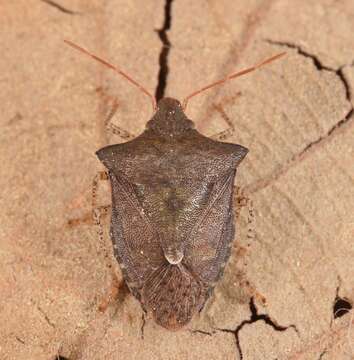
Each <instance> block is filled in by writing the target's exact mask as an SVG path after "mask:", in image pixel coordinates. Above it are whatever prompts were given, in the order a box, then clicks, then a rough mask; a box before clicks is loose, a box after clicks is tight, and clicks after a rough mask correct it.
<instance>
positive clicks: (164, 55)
mask: <svg viewBox="0 0 354 360" xmlns="http://www.w3.org/2000/svg"><path fill="white" fill-rule="evenodd" d="M172 2H173V0H166V3H165V19H164V23H163V26H162V28H161V29H158V30H156V32H157V34H158V35H159V38H160V40H161V42H162V48H161V52H160V57H159V65H160V70H159V75H158V84H157V88H156V92H155V97H156V100H157V101H159V100H160V99H162V98H163V97H164V94H165V90H166V86H167V77H168V72H169V68H168V55H169V52H170V48H171V43H170V40H169V38H168V35H167V33H168V30H170V28H171V21H172V15H171V10H172Z"/></svg>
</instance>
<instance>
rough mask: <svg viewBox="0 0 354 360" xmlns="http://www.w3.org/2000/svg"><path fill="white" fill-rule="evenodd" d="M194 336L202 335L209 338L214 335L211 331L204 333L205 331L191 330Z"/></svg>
mask: <svg viewBox="0 0 354 360" xmlns="http://www.w3.org/2000/svg"><path fill="white" fill-rule="evenodd" d="M191 333H192V334H202V335H207V336H213V333H211V332H209V331H204V330H191Z"/></svg>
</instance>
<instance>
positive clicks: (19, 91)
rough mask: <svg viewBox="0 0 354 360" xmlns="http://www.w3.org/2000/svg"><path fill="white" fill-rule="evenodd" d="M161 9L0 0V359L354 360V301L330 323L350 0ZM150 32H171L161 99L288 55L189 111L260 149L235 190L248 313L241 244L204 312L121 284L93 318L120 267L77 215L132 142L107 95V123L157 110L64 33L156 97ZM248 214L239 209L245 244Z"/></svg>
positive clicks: (349, 61)
mask: <svg viewBox="0 0 354 360" xmlns="http://www.w3.org/2000/svg"><path fill="white" fill-rule="evenodd" d="M165 5H166V4H165V2H164V1H159V0H156V1H144V2H143V1H137V0H135V1H132V0H116V1H113V0H107V1H99V0H90V1H86V0H85V1H84V0H71V1H69V0H57V1H56V2H51V1H40V0H15V1H3V2H2V3H1V5H0V34H1V36H0V49H1V56H0V69H1V71H0V85H1V86H0V100H1V101H0V104H1V110H2V111H1V117H0V119H1V133H0V138H1V141H0V146H1V149H0V156H1V167H0V169H1V170H0V171H1V173H0V182H1V197H0V200H1V210H2V211H1V220H0V224H1V225H0V359H1V360H4V359H6V360H7V359H11V360H12V359H14V360H24V359H26V360H28V359H31V360H32V359H33V360H42V359H43V360H52V359H54V358H55V357H56V356H57V355H58V354H60V355H61V356H62V358H61V359H70V360H79V359H85V360H88V359H89V360H91V359H223V360H225V359H240V353H241V352H242V355H243V359H247V360H253V359H256V360H258V359H266V360H268V359H271V360H274V359H278V360H280V359H311V360H317V359H318V360H319V359H322V360H327V359H328V360H329V359H338V360H342V359H343V360H346V359H353V357H354V330H352V331H350V327H351V326H352V325H353V312H352V311H351V312H348V313H347V314H346V315H344V316H341V317H336V318H335V319H334V311H333V307H334V304H335V302H336V300H338V299H339V298H341V299H343V300H345V301H344V304H347V305H348V304H349V303H350V302H352V301H353V299H354V286H353V285H354V282H353V279H354V265H353V263H354V262H353V258H354V246H353V235H354V217H353V205H354V196H353V182H354V181H353V177H354V166H353V159H354V146H353V140H354V139H353V132H354V119H353V105H354V103H353V99H354V88H353V87H354V8H353V2H352V0H347V1H345V0H342V1H334V0H318V1H307V0H297V1H296V2H295V1H292V2H290V1H282V0H274V1H272V0H263V1H260V0H251V1H231V0H217V1H216V0H215V1H214V0H209V1H201V0H198V1H187V0H175V1H173V3H172V7H171V14H170V15H171V24H170V25H171V26H170V29H168V28H166V27H165V28H164V24H165V20H166V14H165ZM157 29H163V31H164V33H165V35H166V36H167V37H168V39H169V41H170V43H171V48H170V52H169V54H168V58H167V60H168V66H169V72H168V76H167V89H166V95H170V96H173V97H176V98H179V99H181V98H183V97H184V96H185V95H187V94H188V93H190V92H191V91H193V90H195V89H196V88H199V87H201V86H203V85H205V84H206V83H208V82H210V81H213V80H216V79H218V78H220V77H222V76H224V75H225V74H227V73H228V72H231V71H234V70H237V69H240V68H242V67H245V66H249V65H253V64H254V63H256V62H258V61H260V60H262V59H263V58H265V57H267V56H270V55H273V54H275V53H278V52H281V51H287V56H286V58H285V59H282V60H279V61H278V62H275V63H273V64H271V65H269V66H268V67H267V68H265V69H264V70H262V71H258V72H256V73H253V74H251V75H249V76H248V77H245V78H243V79H242V80H241V79H239V80H236V81H234V82H230V83H229V84H228V85H226V86H224V87H222V88H217V89H214V90H211V91H209V92H207V93H205V94H204V95H202V96H200V97H198V98H195V99H194V100H192V101H191V103H190V104H189V107H188V112H187V114H188V115H189V116H190V118H191V119H193V120H194V121H195V122H196V124H197V127H198V129H200V131H201V132H203V133H204V134H208V135H210V134H212V133H214V132H216V131H218V130H222V129H224V128H226V121H225V118H226V117H227V118H229V119H230V120H231V121H232V123H233V124H234V127H235V129H236V131H235V133H234V135H233V137H232V139H231V140H230V141H233V142H237V143H240V144H242V145H244V146H247V147H248V148H249V149H250V153H249V155H248V156H247V158H246V160H245V161H244V162H243V163H242V165H241V166H240V169H239V173H238V184H239V185H240V186H241V187H243V188H244V189H245V190H246V191H247V193H248V194H249V196H250V197H251V198H252V199H253V202H254V206H255V214H256V228H255V230H256V237H255V239H254V241H253V242H252V244H251V247H250V249H249V251H248V253H247V254H246V255H245V256H246V259H247V261H242V263H244V262H246V263H247V265H245V266H244V268H243V271H244V272H245V273H246V274H247V277H248V279H249V280H250V281H251V283H252V284H254V286H255V288H256V289H257V291H259V292H260V293H262V294H263V295H264V296H265V297H266V299H267V306H266V307H263V306H262V305H261V304H260V303H258V302H256V303H255V308H254V309H251V308H250V304H249V298H247V296H246V295H245V294H243V293H242V290H241V289H240V287H239V284H238V282H237V280H238V278H237V274H238V271H239V269H238V267H239V262H238V261H237V259H238V256H237V247H236V246H235V249H234V251H233V254H232V257H231V260H230V263H229V264H228V266H227V268H226V272H225V276H224V278H223V280H222V282H221V283H220V284H219V285H218V286H217V288H216V291H215V293H214V296H213V297H212V299H211V300H210V301H209V302H208V304H207V306H206V308H205V309H204V310H203V312H202V313H201V315H200V316H197V317H196V318H195V319H194V321H193V322H192V323H191V324H190V325H189V326H188V327H187V328H186V329H185V330H182V331H179V332H176V333H171V332H168V331H166V330H164V329H162V328H160V327H158V326H157V325H155V324H154V323H153V322H152V320H151V319H149V318H147V319H146V320H143V318H142V310H141V308H140V305H139V303H138V302H137V301H136V300H135V299H134V298H133V297H132V296H131V295H129V294H128V295H127V296H126V297H125V298H124V299H122V300H121V301H119V302H117V303H115V304H113V305H111V306H110V307H109V309H108V310H107V311H106V312H105V313H104V314H101V313H99V312H98V311H97V306H98V304H99V303H100V301H101V299H102V297H103V296H104V294H105V292H106V291H107V289H108V288H109V287H110V284H111V276H110V273H109V272H108V271H107V269H106V266H105V264H104V261H103V259H102V256H101V254H100V252H99V248H98V243H97V235H96V230H95V228H94V226H92V225H91V224H87V225H80V226H75V227H70V226H68V225H67V223H68V220H69V219H73V218H77V217H83V216H85V214H88V212H89V211H90V194H91V193H90V191H91V190H90V188H91V181H92V178H93V176H94V174H95V173H96V172H97V171H98V170H102V167H101V165H100V163H99V161H98V160H97V159H96V157H95V155H94V152H95V151H96V150H97V149H98V148H99V147H101V146H103V145H106V144H108V143H114V142H121V141H122V139H120V138H119V137H114V136H111V135H109V134H107V133H106V132H105V130H104V126H103V121H104V118H105V116H106V114H107V113H108V112H109V111H110V109H111V107H112V99H113V98H116V99H117V101H118V103H119V108H118V111H117V114H116V115H115V117H114V118H113V120H112V121H113V122H114V123H116V124H118V125H120V126H122V127H124V128H125V129H126V130H128V131H130V132H132V133H134V134H139V133H140V132H141V131H142V130H143V128H144V124H145V123H146V121H147V120H148V119H149V118H150V116H151V114H152V111H151V104H150V102H149V100H148V99H147V98H146V97H145V96H144V95H142V94H141V93H140V92H138V91H136V90H135V89H134V88H133V87H132V86H130V85H129V84H128V83H127V82H125V81H124V80H123V79H122V78H119V77H118V76H115V75H114V74H113V73H111V72H110V71H109V70H108V69H106V68H104V67H103V66H100V65H99V64H97V63H95V62H94V61H91V60H90V59H88V58H86V57H85V56H83V55H80V54H79V53H77V52H76V51H74V50H73V49H71V48H69V47H67V46H65V44H64V43H63V41H62V40H63V39H64V38H68V39H70V40H73V41H75V42H77V43H79V44H81V45H83V46H85V47H87V48H89V49H91V50H92V51H94V52H96V53H97V54H100V55H102V56H104V57H105V58H107V59H108V60H110V61H111V62H113V63H115V64H119V65H120V66H122V67H123V68H124V69H126V70H127V71H128V72H129V73H130V74H133V75H134V77H135V78H136V79H137V80H138V81H140V82H141V83H143V84H145V85H146V86H147V87H148V89H151V91H152V92H154V91H155V88H156V87H157V84H158V73H159V69H160V66H159V56H160V53H161V51H162V47H163V44H162V42H161V40H160V38H159V36H158V33H157V32H156V31H155V30H157ZM103 192H106V193H108V194H109V189H108V188H106V189H105V191H103ZM108 196H109V195H108ZM106 197H107V195H106ZM246 218H247V210H246V209H243V210H242V213H241V219H240V221H239V224H238V225H239V226H238V230H239V231H238V234H237V242H238V245H240V246H242V245H244V244H245V243H246V236H245V235H246ZM107 226H108V222H107V221H106V222H105V227H106V228H107ZM107 246H108V247H109V240H107ZM116 271H117V272H119V269H118V268H117V269H116Z"/></svg>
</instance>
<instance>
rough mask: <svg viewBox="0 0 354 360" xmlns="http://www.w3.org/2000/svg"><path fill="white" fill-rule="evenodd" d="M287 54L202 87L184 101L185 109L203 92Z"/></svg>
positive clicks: (273, 57) (281, 54)
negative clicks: (189, 102) (190, 101)
mask: <svg viewBox="0 0 354 360" xmlns="http://www.w3.org/2000/svg"><path fill="white" fill-rule="evenodd" d="M285 54H286V52H282V53H280V54H277V55H274V56H272V57H270V58H268V59H265V60H263V61H262V62H260V63H258V64H257V65H254V66H251V67H249V68H247V69H244V70H241V71H238V72H236V73H232V74H229V75H227V76H226V77H225V78H223V79H220V80H218V81H215V82H213V83H211V84H209V85H206V86H204V87H202V88H201V89H199V90H197V91H194V92H193V93H192V94H190V95H188V96H187V97H186V98H185V99H184V100H183V109H186V107H187V104H188V101H189V100H190V99H191V98H192V97H194V96H196V95H198V94H200V93H202V92H203V91H205V90H208V89H210V88H212V87H214V86H217V85H221V84H223V83H225V82H226V81H229V80H231V79H234V78H237V77H239V76H242V75H245V74H248V73H250V72H252V71H255V70H257V69H259V68H260V67H262V66H264V65H266V64H269V63H270V62H272V61H274V60H277V59H279V58H280V57H282V56H284V55H285Z"/></svg>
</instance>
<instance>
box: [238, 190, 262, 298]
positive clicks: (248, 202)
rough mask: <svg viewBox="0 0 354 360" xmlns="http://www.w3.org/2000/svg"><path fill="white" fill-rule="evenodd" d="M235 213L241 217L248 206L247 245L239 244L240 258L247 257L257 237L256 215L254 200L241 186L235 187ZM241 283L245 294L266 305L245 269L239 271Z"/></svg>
mask: <svg viewBox="0 0 354 360" xmlns="http://www.w3.org/2000/svg"><path fill="white" fill-rule="evenodd" d="M234 192H235V195H234V213H235V218H236V220H237V219H239V218H240V213H241V209H242V208H243V207H247V210H248V214H247V220H246V221H247V235H246V236H247V245H246V247H243V246H239V248H238V254H239V256H238V258H241V257H243V258H244V259H245V258H246V255H247V252H248V249H249V247H250V246H251V243H252V241H253V240H254V238H255V237H256V232H255V216H254V208H253V201H252V199H250V198H249V197H248V196H247V195H246V194H245V193H244V191H243V189H241V188H240V187H239V186H235V189H234ZM244 266H247V263H246V261H245V260H244ZM238 275H239V283H240V286H241V287H242V289H243V291H244V293H245V295H246V296H247V297H248V298H251V297H253V298H254V299H255V301H257V302H258V303H261V304H262V305H266V298H265V297H264V296H263V295H262V294H261V293H260V292H258V291H257V289H256V286H255V285H253V284H252V283H251V282H250V281H249V280H248V279H247V276H246V273H245V271H244V270H243V271H240V272H239V274H238Z"/></svg>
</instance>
